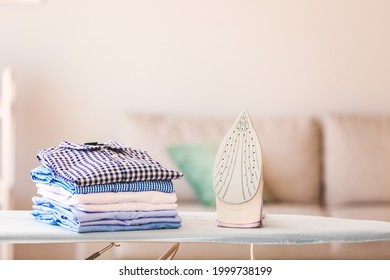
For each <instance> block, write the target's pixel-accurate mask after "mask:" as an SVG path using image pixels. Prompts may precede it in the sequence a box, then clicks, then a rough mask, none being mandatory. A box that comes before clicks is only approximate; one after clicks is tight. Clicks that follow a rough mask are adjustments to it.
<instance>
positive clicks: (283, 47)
mask: <svg viewBox="0 0 390 280" xmlns="http://www.w3.org/2000/svg"><path fill="white" fill-rule="evenodd" d="M42 2H43V3H42V4H41V5H39V6H17V5H0V68H3V67H4V66H10V67H12V68H13V70H14V72H15V75H16V79H17V90H18V92H17V104H16V114H17V147H16V148H17V189H16V205H15V209H27V210H28V209H31V197H32V196H33V195H34V194H35V187H34V185H33V184H32V183H31V181H30V177H29V170H30V169H32V168H33V167H35V166H37V164H38V163H37V161H36V158H35V156H36V153H37V152H38V150H39V149H40V148H43V147H49V146H53V145H57V144H58V143H59V142H60V141H61V140H62V139H67V140H71V141H74V142H86V141H93V140H97V141H106V140H108V139H110V138H114V137H115V133H116V131H117V130H118V129H119V128H118V127H117V126H116V122H117V120H118V119H119V118H121V117H122V116H123V115H124V114H125V113H126V112H127V111H163V112H165V111H166V112H175V113H191V114H233V115H234V116H235V115H236V114H237V113H238V112H240V111H241V110H242V109H243V108H246V109H247V110H248V111H249V112H250V113H251V114H253V115H286V114H301V115H302V114H303V115H316V116H323V115H325V114H327V113H329V112H332V111H342V112H360V113H380V114H388V113H390V79H389V73H390V52H389V50H390V36H389V34H390V32H389V29H390V28H389V27H390V1H386V0H294V1H288V0H273V1H270V0H268V1H260V0H256V1H255V0H253V1H250V0H230V1H229V0H214V1H213V0H193V1H190V0H164V1H161V0H142V1H141V0H139V1H131V0H44V1H42ZM123 129H126V128H123ZM20 251H21V250H20ZM29 252H30V253H29V254H28V255H26V254H24V253H23V251H21V252H19V257H21V258H23V257H25V258H34V254H39V253H32V251H29ZM30 254H31V255H30ZM69 254H70V255H71V254H72V253H69ZM70 255H69V256H70ZM38 256H40V255H38ZM41 257H44V256H41Z"/></svg>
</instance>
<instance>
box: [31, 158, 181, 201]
mask: <svg viewBox="0 0 390 280" xmlns="http://www.w3.org/2000/svg"><path fill="white" fill-rule="evenodd" d="M30 176H31V179H32V181H33V182H35V183H43V184H50V185H55V186H58V187H62V188H64V189H65V190H68V191H69V192H71V193H72V194H88V193H99V192H140V191H160V192H167V193H171V192H174V191H175V189H174V186H173V183H172V180H153V181H136V182H120V183H116V182H114V183H110V184H101V185H93V186H83V187H80V186H77V185H75V184H72V183H70V182H67V181H65V180H62V179H60V178H57V177H55V175H54V174H53V172H52V171H51V170H50V169H48V168H46V167H44V166H42V165H41V166H38V167H36V168H34V169H32V170H31V171H30Z"/></svg>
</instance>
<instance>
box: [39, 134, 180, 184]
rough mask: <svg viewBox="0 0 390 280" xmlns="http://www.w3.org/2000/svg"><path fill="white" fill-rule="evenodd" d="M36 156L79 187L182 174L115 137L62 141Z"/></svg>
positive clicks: (175, 176)
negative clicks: (89, 141)
mask: <svg viewBox="0 0 390 280" xmlns="http://www.w3.org/2000/svg"><path fill="white" fill-rule="evenodd" d="M37 159H38V160H39V162H40V163H41V164H42V165H44V166H45V167H47V168H48V169H50V170H51V171H52V172H53V174H54V175H55V177H57V178H60V179H62V180H64V181H66V182H69V183H71V184H74V185H76V186H90V185H100V184H108V183H114V182H134V181H151V180H172V179H178V178H181V177H182V176H183V174H182V173H181V172H179V171H176V170H171V169H168V168H165V167H163V166H162V165H161V164H160V163H159V162H157V161H156V160H155V159H153V158H152V157H151V156H150V155H149V154H148V153H147V152H146V151H143V150H138V149H133V148H130V147H125V146H123V145H121V144H119V143H117V142H115V141H112V140H110V141H108V142H107V143H104V144H97V143H90V144H82V145H80V144H75V143H71V142H69V141H62V142H61V143H60V145H59V146H55V147H51V148H48V149H41V150H40V151H39V153H38V155H37Z"/></svg>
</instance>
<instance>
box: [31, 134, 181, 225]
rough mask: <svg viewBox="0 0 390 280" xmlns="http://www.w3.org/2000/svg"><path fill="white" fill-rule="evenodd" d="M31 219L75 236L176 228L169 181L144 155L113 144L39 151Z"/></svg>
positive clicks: (172, 174)
mask: <svg viewBox="0 0 390 280" xmlns="http://www.w3.org/2000/svg"><path fill="white" fill-rule="evenodd" d="M37 158H38V161H39V162H40V164H41V165H40V166H38V167H36V168H34V169H33V170H31V171H30V175H31V179H32V181H33V182H35V183H36V187H37V194H39V195H40V196H34V197H33V199H32V201H33V211H32V215H33V216H34V217H35V219H36V220H39V221H41V222H44V223H48V224H53V225H59V226H62V227H64V228H67V229H69V230H72V231H75V232H97V231H126V230H149V229H169V228H178V227H180V226H181V218H180V216H179V214H178V211H177V206H178V205H177V203H176V202H177V197H176V193H175V189H174V185H173V180H174V179H179V178H181V177H182V176H183V174H182V173H180V172H178V171H175V170H170V169H167V168H165V167H163V166H162V165H161V164H160V163H159V162H157V161H156V160H154V159H153V158H152V157H151V156H149V154H148V153H147V152H146V151H143V150H137V149H133V148H130V147H125V146H123V145H121V144H119V143H117V142H115V141H111V140H110V141H108V142H107V143H105V144H99V143H85V144H74V143H71V142H69V141H62V142H61V144H60V145H59V146H55V147H51V148H48V149H42V150H40V151H39V153H38V155H37Z"/></svg>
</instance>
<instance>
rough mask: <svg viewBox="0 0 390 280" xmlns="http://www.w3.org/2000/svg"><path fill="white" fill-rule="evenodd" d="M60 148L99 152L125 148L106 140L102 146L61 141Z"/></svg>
mask: <svg viewBox="0 0 390 280" xmlns="http://www.w3.org/2000/svg"><path fill="white" fill-rule="evenodd" d="M59 147H60V148H66V149H73V150H101V149H111V150H122V149H124V148H125V147H124V146H123V145H122V144H120V143H118V142H116V141H113V140H108V142H107V143H104V144H98V143H96V144H76V143H72V142H70V141H66V140H63V141H61V143H60V145H59Z"/></svg>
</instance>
